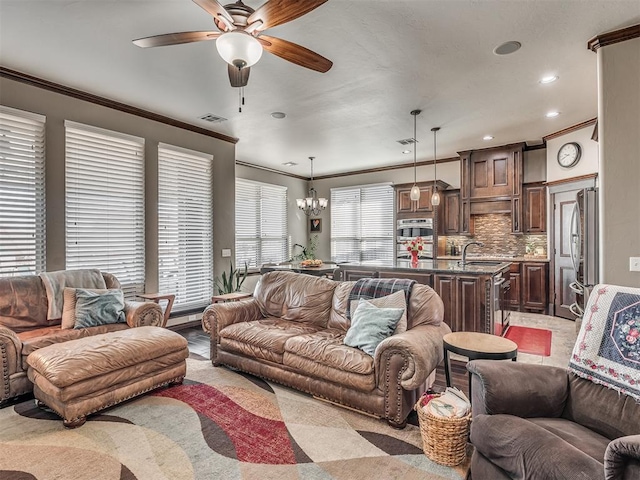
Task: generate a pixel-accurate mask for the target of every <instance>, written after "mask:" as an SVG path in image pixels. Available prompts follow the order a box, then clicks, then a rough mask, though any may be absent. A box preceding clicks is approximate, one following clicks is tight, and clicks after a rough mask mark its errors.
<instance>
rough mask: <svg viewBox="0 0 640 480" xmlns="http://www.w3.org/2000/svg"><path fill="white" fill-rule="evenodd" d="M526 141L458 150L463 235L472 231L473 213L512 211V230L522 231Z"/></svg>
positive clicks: (461, 231)
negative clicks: (479, 148) (463, 150)
mask: <svg viewBox="0 0 640 480" xmlns="http://www.w3.org/2000/svg"><path fill="white" fill-rule="evenodd" d="M524 146H525V144H524V143H517V144H510V145H504V146H501V147H494V148H485V149H482V150H469V151H465V152H459V155H460V203H461V207H460V210H461V227H460V233H461V234H463V235H464V234H472V233H473V228H474V225H473V216H474V215H482V214H488V213H509V214H510V215H511V233H523V232H524V221H523V199H522V180H523V175H524V171H523V160H522V157H523V151H524Z"/></svg>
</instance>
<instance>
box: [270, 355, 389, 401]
mask: <svg viewBox="0 0 640 480" xmlns="http://www.w3.org/2000/svg"><path fill="white" fill-rule="evenodd" d="M363 355H365V354H363ZM282 363H283V364H284V365H285V366H286V367H288V368H289V369H290V370H292V371H294V372H296V373H298V374H301V375H304V376H305V377H307V378H309V379H310V382H312V383H313V382H316V381H317V380H316V379H322V380H326V381H328V382H331V383H333V384H336V385H341V386H343V387H347V388H348V389H353V390H359V391H361V392H371V391H373V390H374V389H375V388H376V377H375V375H374V374H373V373H371V374H368V375H361V374H359V373H353V372H349V371H346V370H343V369H342V368H333V367H330V366H328V365H323V364H321V363H319V362H317V361H316V360H312V359H310V358H305V357H301V356H299V355H296V354H294V353H290V352H284V356H283V360H282ZM307 390H308V391H312V390H310V389H307ZM320 396H322V394H321V393H320Z"/></svg>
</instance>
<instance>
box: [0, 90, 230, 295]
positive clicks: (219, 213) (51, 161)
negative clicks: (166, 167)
mask: <svg viewBox="0 0 640 480" xmlns="http://www.w3.org/2000/svg"><path fill="white" fill-rule="evenodd" d="M0 104H2V105H6V106H9V107H13V108H17V109H21V110H27V111H30V112H35V113H39V114H41V115H44V116H46V199H47V270H60V269H64V268H65V222H64V218H65V163H64V162H65V132H64V121H65V120H72V121H74V122H79V123H84V124H88V125H93V126H96V127H100V128H105V129H109V130H114V131H118V132H123V133H127V134H130V135H135V136H138V137H142V138H144V139H145V157H146V158H145V160H146V163H145V170H146V171H145V174H146V180H145V181H146V184H145V188H146V190H145V192H146V200H145V201H146V220H145V221H146V290H147V291H148V292H156V291H157V288H158V261H157V254H158V247H157V242H158V234H157V232H158V218H157V203H158V191H157V184H158V148H157V147H158V142H164V143H168V144H171V145H176V146H179V147H184V148H188V149H192V150H196V151H200V152H205V153H210V154H212V155H213V157H214V160H213V162H214V173H213V178H214V180H213V208H214V216H213V233H214V237H213V247H214V265H215V267H214V269H215V272H214V274H218V272H219V271H220V270H219V269H220V268H221V267H222V266H224V265H225V262H223V261H222V260H223V259H222V257H221V250H222V249H223V248H233V245H234V238H235V237H234V232H235V229H234V225H235V211H234V208H233V205H234V195H235V181H234V180H235V145H234V144H232V143H229V142H225V141H223V140H218V139H215V138H212V137H209V136H205V135H201V134H198V133H194V132H190V131H187V130H183V129H180V128H177V127H172V126H169V125H165V124H163V123H158V122H155V121H152V120H148V119H145V118H141V117H138V116H135V115H130V114H127V113H123V112H120V111H118V110H114V109H111V108H107V107H102V106H99V105H95V104H93V103H89V102H86V101H83V100H78V99H75V98H71V97H68V96H65V95H61V94H58V93H53V92H50V91H48V90H44V89H40V88H37V87H32V86H29V85H25V84H23V83H20V82H16V81H13V80H9V79H6V78H0Z"/></svg>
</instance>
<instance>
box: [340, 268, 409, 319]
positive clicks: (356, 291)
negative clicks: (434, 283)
mask: <svg viewBox="0 0 640 480" xmlns="http://www.w3.org/2000/svg"><path fill="white" fill-rule="evenodd" d="M414 283H416V281H415V280H406V279H400V278H361V279H360V280H358V281H356V283H355V285H354V286H353V288H352V289H351V292H349V300H348V302H347V318H348V319H349V320H351V302H352V301H353V300H371V299H372V298H380V297H386V296H387V295H391V294H392V293H395V292H397V291H399V290H404V297H405V298H406V299H407V311H409V295H410V294H411V288H412V287H413V284H414Z"/></svg>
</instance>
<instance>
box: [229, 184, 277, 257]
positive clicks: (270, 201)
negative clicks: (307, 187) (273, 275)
mask: <svg viewBox="0 0 640 480" xmlns="http://www.w3.org/2000/svg"><path fill="white" fill-rule="evenodd" d="M288 251H289V245H288V241H287V188H286V187H281V186H279V185H269V184H266V183H258V182H252V181H250V180H243V179H236V265H237V266H239V267H241V268H243V266H244V264H245V262H246V263H247V266H248V267H249V268H258V267H260V266H261V265H262V264H264V263H278V262H284V261H285V260H288Z"/></svg>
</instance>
